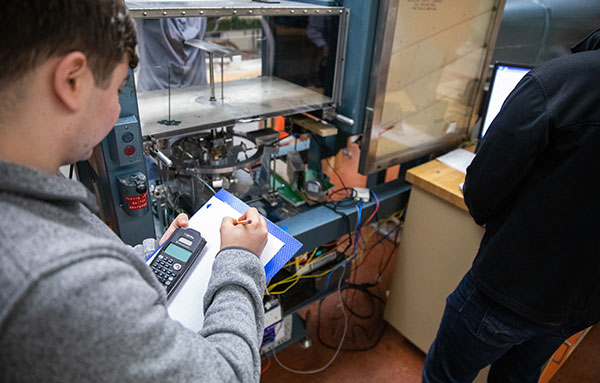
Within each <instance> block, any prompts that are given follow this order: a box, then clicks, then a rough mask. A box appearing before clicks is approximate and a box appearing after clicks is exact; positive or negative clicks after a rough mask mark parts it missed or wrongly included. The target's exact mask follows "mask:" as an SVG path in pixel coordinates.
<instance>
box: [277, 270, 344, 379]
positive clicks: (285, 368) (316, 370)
mask: <svg viewBox="0 0 600 383" xmlns="http://www.w3.org/2000/svg"><path fill="white" fill-rule="evenodd" d="M343 267H346V266H345V265H344V266H343ZM343 279H344V278H342V277H340V279H339V281H338V288H337V291H338V297H339V299H340V308H341V310H342V314H343V315H344V331H343V332H342V337H341V339H340V343H339V345H338V347H337V349H336V350H335V353H334V354H333V356H332V357H331V359H330V360H329V362H327V363H326V364H325V365H324V366H323V367H321V368H317V369H315V370H308V371H301V370H295V369H293V368H290V367H288V366H286V365H284V364H283V363H282V362H281V361H280V360H279V359H278V358H277V353H275V352H273V358H274V359H275V361H276V362H277V364H279V365H280V366H281V368H283V369H284V370H286V371H289V372H292V373H294V374H302V375H308V374H316V373H319V372H321V371H324V370H325V369H327V367H329V366H331V364H332V363H333V362H334V361H335V359H336V358H337V356H338V355H339V353H340V351H341V349H342V346H343V345H344V340H345V339H346V332H347V331H348V320H349V318H348V314H346V309H345V308H344V300H343V299H342V280H343Z"/></svg>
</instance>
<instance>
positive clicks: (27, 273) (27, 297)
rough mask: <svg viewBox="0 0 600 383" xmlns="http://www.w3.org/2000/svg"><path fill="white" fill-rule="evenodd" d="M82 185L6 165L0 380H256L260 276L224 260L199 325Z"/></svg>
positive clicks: (142, 250)
mask: <svg viewBox="0 0 600 383" xmlns="http://www.w3.org/2000/svg"><path fill="white" fill-rule="evenodd" d="M95 208H96V204H95V201H94V198H93V196H92V195H91V194H90V193H89V192H88V191H87V189H86V188H85V187H84V186H83V185H81V184H80V183H78V182H76V181H72V180H68V179H65V178H64V177H61V176H58V175H51V174H47V173H44V172H41V171H36V170H33V169H29V168H26V167H23V166H19V165H15V164H10V163H6V162H1V161H0V281H1V282H2V286H1V288H0V382H45V383H51V382H78V383H83V382H161V383H163V382H258V381H259V380H260V355H259V346H260V342H261V339H262V335H263V306H262V295H263V293H264V286H265V275H264V269H263V267H262V265H261V263H260V261H259V259H258V258H257V257H256V256H255V255H254V254H252V253H251V252H249V251H247V250H244V249H239V248H230V249H224V250H222V251H221V252H220V253H219V255H218V256H217V258H216V260H215V262H214V266H213V272H212V277H211V280H210V283H209V287H208V291H207V293H206V295H205V297H204V307H205V322H204V327H203V328H202V330H201V331H200V332H199V333H195V332H193V331H191V330H188V329H186V328H184V327H183V326H182V325H181V324H180V323H179V322H177V321H174V320H172V319H170V318H169V316H168V314H167V309H166V297H165V293H164V291H163V288H162V286H161V285H160V284H159V282H158V281H157V280H156V278H155V277H154V275H153V273H152V272H151V271H150V268H149V267H148V266H147V265H146V264H145V263H144V255H146V254H147V253H148V252H149V251H153V250H154V248H155V241H154V240H149V241H148V240H147V241H144V245H143V246H142V245H139V246H136V247H135V248H131V247H130V246H127V245H125V244H123V242H121V240H120V239H119V238H118V237H117V236H116V235H115V234H114V233H113V232H112V231H111V230H110V229H109V228H108V227H106V226H105V225H104V224H103V223H102V222H101V221H100V220H99V219H98V218H97V217H96V216H95V215H94V214H93V213H92V211H94V210H95Z"/></svg>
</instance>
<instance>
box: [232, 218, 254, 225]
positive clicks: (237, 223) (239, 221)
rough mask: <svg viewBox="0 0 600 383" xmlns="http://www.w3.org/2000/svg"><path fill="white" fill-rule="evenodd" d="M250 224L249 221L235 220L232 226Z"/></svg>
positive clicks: (250, 221)
mask: <svg viewBox="0 0 600 383" xmlns="http://www.w3.org/2000/svg"><path fill="white" fill-rule="evenodd" d="M251 223H252V220H251V219H236V220H235V221H234V222H233V224H234V225H249V224H251Z"/></svg>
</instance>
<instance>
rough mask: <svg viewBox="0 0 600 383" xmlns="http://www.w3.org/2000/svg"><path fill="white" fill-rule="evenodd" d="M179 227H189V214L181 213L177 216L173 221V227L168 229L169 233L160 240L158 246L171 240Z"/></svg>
mask: <svg viewBox="0 0 600 383" xmlns="http://www.w3.org/2000/svg"><path fill="white" fill-rule="evenodd" d="M178 227H188V216H187V214H185V213H181V214H179V215H178V216H177V218H175V219H174V220H173V222H171V225H169V228H168V229H167V231H165V233H164V234H163V236H162V237H161V238H160V241H159V242H158V245H159V246H160V245H162V244H163V243H164V242H165V241H166V240H167V239H169V237H170V236H171V234H173V233H174V232H175V230H176V229H177V228H178Z"/></svg>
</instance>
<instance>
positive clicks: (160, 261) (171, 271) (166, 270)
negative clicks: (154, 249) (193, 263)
mask: <svg viewBox="0 0 600 383" xmlns="http://www.w3.org/2000/svg"><path fill="white" fill-rule="evenodd" d="M150 267H151V268H152V271H154V274H156V277H157V278H158V280H159V281H160V283H162V284H163V285H164V286H165V288H168V287H169V286H170V285H171V284H172V283H173V280H174V279H175V277H176V276H177V274H178V271H179V270H181V265H180V264H179V263H177V262H173V260H172V259H171V258H167V257H164V256H162V255H159V256H158V257H156V259H155V260H154V261H152V264H151V265H150Z"/></svg>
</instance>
